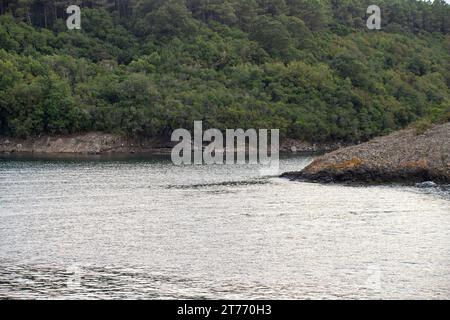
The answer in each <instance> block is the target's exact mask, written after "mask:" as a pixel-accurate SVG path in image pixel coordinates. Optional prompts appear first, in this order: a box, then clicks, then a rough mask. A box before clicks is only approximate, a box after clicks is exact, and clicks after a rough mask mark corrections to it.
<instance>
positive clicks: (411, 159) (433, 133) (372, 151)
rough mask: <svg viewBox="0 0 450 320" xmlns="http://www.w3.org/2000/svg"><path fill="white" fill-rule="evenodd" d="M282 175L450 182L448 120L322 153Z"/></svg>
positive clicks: (333, 179) (338, 179) (328, 179)
mask: <svg viewBox="0 0 450 320" xmlns="http://www.w3.org/2000/svg"><path fill="white" fill-rule="evenodd" d="M282 176H283V177H286V178H290V179H293V180H304V181H314V182H344V183H352V182H362V183H383V182H424V181H435V182H441V183H449V182H450V123H446V124H443V125H436V126H433V127H432V128H430V129H428V130H427V131H425V132H424V133H422V134H418V133H417V132H416V130H415V129H406V130H402V131H398V132H395V133H393V134H391V135H388V136H385V137H380V138H376V139H374V140H372V141H369V142H367V143H363V144H360V145H356V146H351V147H347V148H342V149H339V150H337V151H334V152H331V153H328V154H325V155H324V156H321V157H319V158H317V159H316V160H315V161H313V162H312V163H311V164H310V165H309V166H307V167H306V168H305V169H303V170H302V171H300V172H288V173H285V174H283V175H282Z"/></svg>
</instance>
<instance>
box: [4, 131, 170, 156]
mask: <svg viewBox="0 0 450 320" xmlns="http://www.w3.org/2000/svg"><path fill="white" fill-rule="evenodd" d="M171 148H172V145H171V143H167V142H165V141H162V140H157V139H154V140H151V139H145V140H137V139H127V138H123V137H120V136H117V135H113V134H107V133H100V132H90V133H85V134H77V135H65V136H40V137H38V138H31V139H25V140H23V139H16V138H7V137H0V153H73V154H109V153H155V154H161V153H162V154H164V153H170V151H171Z"/></svg>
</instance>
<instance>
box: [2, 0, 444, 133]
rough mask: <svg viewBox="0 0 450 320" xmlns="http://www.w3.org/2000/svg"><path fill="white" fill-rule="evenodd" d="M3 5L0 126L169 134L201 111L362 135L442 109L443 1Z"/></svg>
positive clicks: (209, 121) (238, 120)
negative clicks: (73, 13)
mask: <svg viewBox="0 0 450 320" xmlns="http://www.w3.org/2000/svg"><path fill="white" fill-rule="evenodd" d="M72 4H77V5H79V6H80V7H81V8H82V12H81V30H68V29H67V27H66V19H67V17H68V16H69V15H68V14H67V13H66V8H67V7H68V6H69V5H72ZM371 4H376V5H378V6H379V7H380V8H381V14H382V22H381V26H382V29H381V30H368V28H367V26H366V20H367V18H368V16H369V14H367V12H366V11H367V8H368V6H369V5H371ZM0 14H1V15H0V74H1V78H0V135H10V136H18V137H30V136H37V135H40V134H43V133H48V134H68V133H76V132H85V131H105V132H113V133H118V134H123V135H129V136H169V135H170V133H171V132H172V130H174V129H176V128H187V129H189V128H191V127H192V126H193V121H194V120H203V123H204V127H213V128H219V129H226V128H267V129H271V128H278V129H280V130H281V134H282V137H291V138H297V139H305V140H308V141H361V140H366V139H368V138H370V137H373V136H375V135H380V134H385V133H387V132H390V131H392V130H396V129H399V128H403V127H405V126H407V125H409V124H411V123H413V122H417V121H422V122H430V121H432V122H434V121H446V120H449V119H450V5H448V4H446V3H445V2H444V1H442V0H436V1H434V2H425V1H415V0H97V1H95V0H91V1H88V0H86V1H80V0H70V1H65V0H0Z"/></svg>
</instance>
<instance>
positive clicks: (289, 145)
mask: <svg viewBox="0 0 450 320" xmlns="http://www.w3.org/2000/svg"><path fill="white" fill-rule="evenodd" d="M176 144H177V142H172V141H168V140H165V139H162V138H159V139H158V138H126V137H122V136H119V135H114V134H109V133H102V132H88V133H82V134H72V135H54V136H50V135H42V136H40V137H35V138H28V139H18V138H11V137H2V136H0V154H41V155H46V154H56V155H58V154H72V155H110V154H152V155H170V154H171V151H172V148H173V147H174V146H175V145H176ZM343 146H345V144H342V143H310V142H305V141H300V140H295V139H284V140H283V141H281V143H280V153H282V154H295V153H303V152H317V153H324V152H330V151H334V150H337V149H339V148H342V147H343Z"/></svg>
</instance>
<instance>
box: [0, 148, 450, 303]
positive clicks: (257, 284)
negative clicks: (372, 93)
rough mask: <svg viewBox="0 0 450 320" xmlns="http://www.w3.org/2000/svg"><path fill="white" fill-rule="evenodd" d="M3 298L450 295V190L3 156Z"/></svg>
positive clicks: (135, 162) (156, 163)
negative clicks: (310, 182) (358, 185)
mask: <svg viewBox="0 0 450 320" xmlns="http://www.w3.org/2000/svg"><path fill="white" fill-rule="evenodd" d="M310 161H311V157H306V156H303V157H302V156H299V157H293V158H287V159H283V160H282V164H281V167H282V168H281V170H282V171H288V170H297V169H300V168H302V167H304V166H305V165H306V164H308V163H309V162H310ZM0 298H37V299H42V298H50V299H61V298H63V299H65V298H67V299H77V298H101V299H110V298H144V299H160V298H169V299H171V298H182V299H190V298H206V299H209V298H225V299H235V298H236V299H241V298H243V299H253V298H273V299H282V298H338V299H344V298H345V299H346V298H350V299H352V298H360V299H374V298H383V299H394V298H407V299H419V298H421V299H422V298H423V299H438V298H439V299H449V298H450V192H449V191H448V188H446V187H434V188H428V189H419V188H416V187H413V186H411V187H407V186H371V187H348V186H339V185H321V184H309V183H299V182H290V181H287V180H284V179H279V178H276V177H267V176H261V175H260V174H259V170H258V169H257V168H254V167H252V166H183V167H175V166H173V165H172V164H171V163H170V161H169V160H168V159H163V158H150V159H138V158H135V159H120V158H115V159H104V158H98V159H97V158H83V159H53V160H46V159H21V158H3V159H0Z"/></svg>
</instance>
